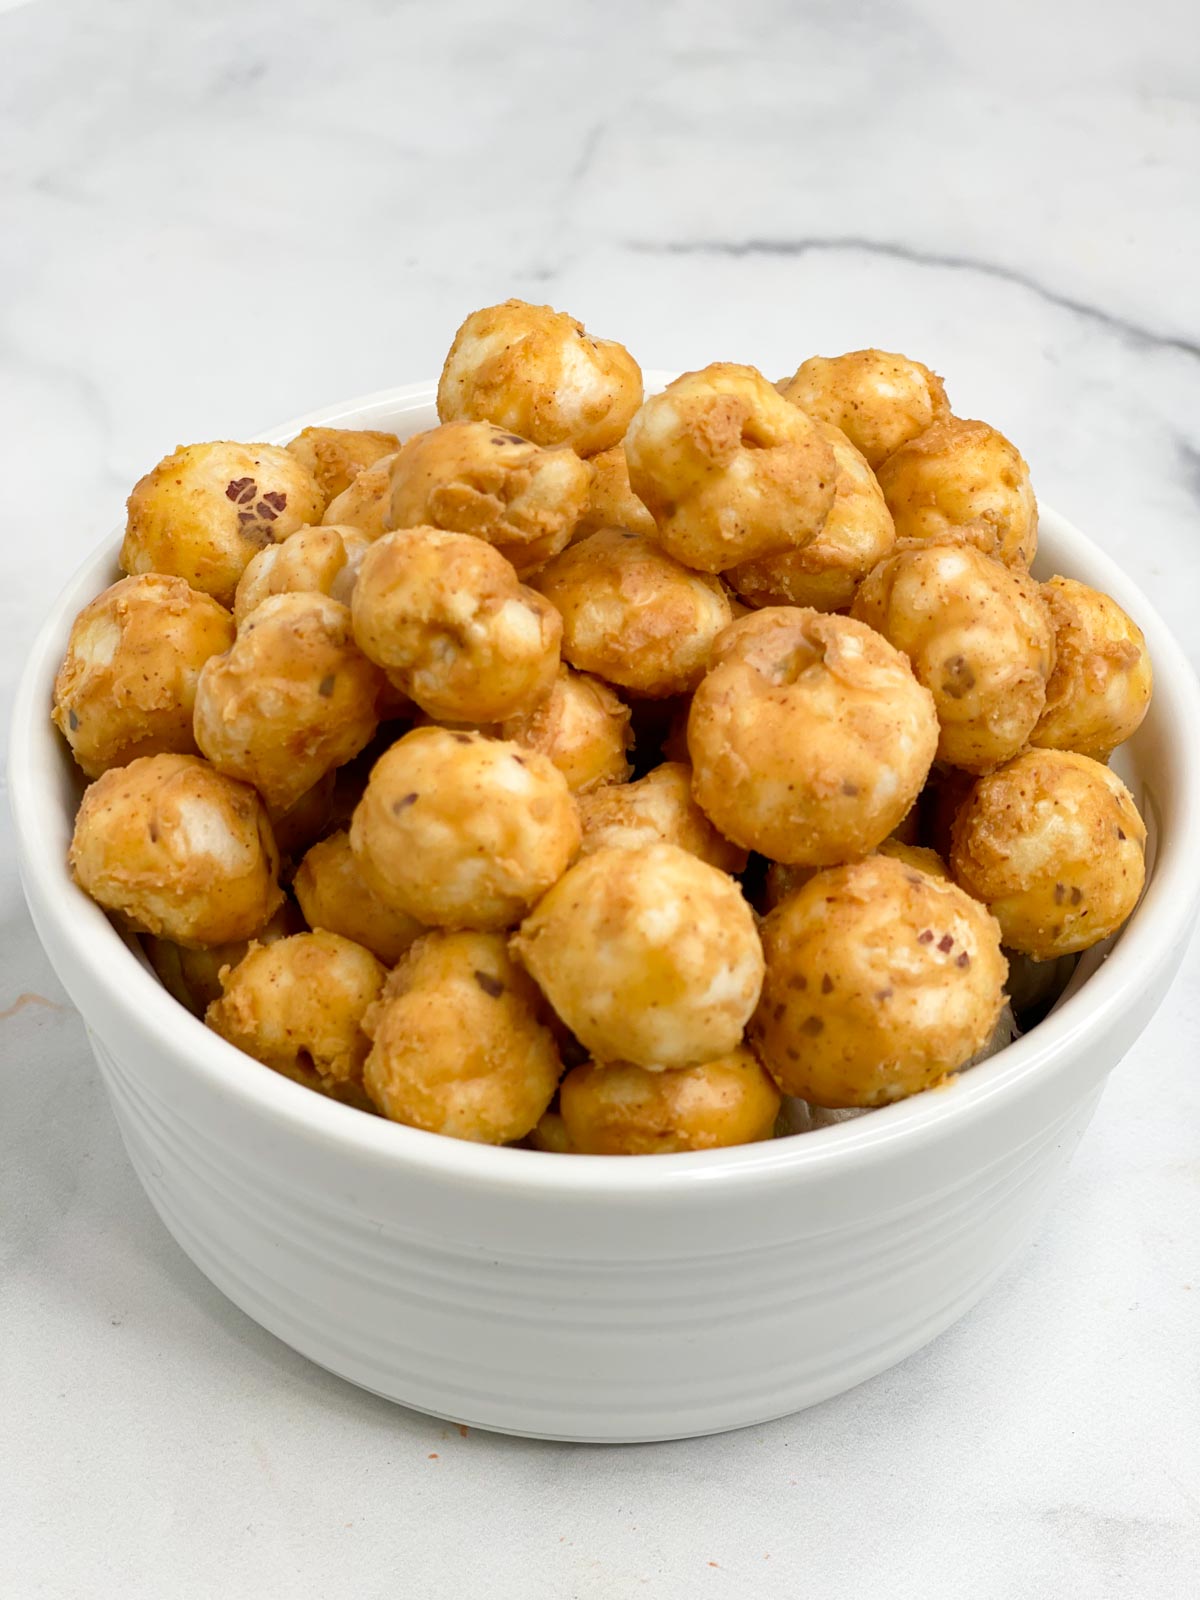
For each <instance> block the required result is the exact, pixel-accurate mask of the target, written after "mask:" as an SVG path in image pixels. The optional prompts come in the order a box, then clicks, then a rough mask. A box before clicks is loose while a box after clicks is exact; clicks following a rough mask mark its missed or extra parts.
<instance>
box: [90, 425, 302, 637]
mask: <svg viewBox="0 0 1200 1600" xmlns="http://www.w3.org/2000/svg"><path fill="white" fill-rule="evenodd" d="M128 506H129V520H128V522H127V523H126V526H125V539H124V542H123V544H122V545H121V556H120V561H121V567H122V569H123V570H124V571H125V572H130V573H134V572H162V573H167V574H169V575H171V576H173V577H176V578H184V579H186V581H187V582H188V583H190V584H191V586H192V588H193V589H199V590H201V591H202V592H203V593H204V594H210V595H212V597H213V599H214V600H219V601H220V602H221V604H222V605H225V606H228V605H232V603H233V592H234V590H235V589H236V588H237V581H238V579H239V578H240V577H241V575H242V573H243V572H244V571H245V568H246V564H247V562H248V561H249V560H250V558H251V556H253V555H255V554H256V553H257V552H258V551H259V550H262V549H264V548H265V546H267V545H269V544H271V543H272V541H275V540H283V539H286V538H287V537H288V535H289V534H291V533H295V531H296V529H297V528H300V527H302V526H303V525H304V524H305V523H306V522H316V521H318V520H319V518H320V516H321V513H322V511H323V510H324V509H325V496H324V495H323V494H322V493H321V489H320V486H319V485H318V483H317V481H316V479H315V478H314V477H313V476H312V474H311V473H310V472H309V471H308V469H307V468H306V467H304V466H303V465H302V464H301V463H300V462H299V461H297V460H296V458H295V456H293V455H289V454H288V452H287V451H286V450H284V449H282V448H281V447H280V446H278V445H273V444H235V443H234V442H233V441H231V440H228V439H219V440H217V441H215V442H214V443H212V444H188V445H180V446H179V448H178V449H177V450H176V451H175V453H174V455H170V456H167V457H165V458H164V459H163V460H162V461H160V462H159V464H158V465H157V466H156V467H155V468H154V470H153V472H149V473H147V475H146V476H145V477H144V478H141V479H139V480H138V482H137V483H135V484H134V486H133V493H132V494H131V495H130V496H129V501H128Z"/></svg>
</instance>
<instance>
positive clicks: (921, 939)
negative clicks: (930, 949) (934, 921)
mask: <svg viewBox="0 0 1200 1600" xmlns="http://www.w3.org/2000/svg"><path fill="white" fill-rule="evenodd" d="M917 943H918V944H932V943H933V929H932V928H922V929H921V931H920V933H919V934H918V935H917Z"/></svg>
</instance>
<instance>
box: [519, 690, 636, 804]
mask: <svg viewBox="0 0 1200 1600" xmlns="http://www.w3.org/2000/svg"><path fill="white" fill-rule="evenodd" d="M495 731H496V733H497V734H498V735H499V737H500V738H502V739H511V740H512V742H513V743H514V744H519V745H520V746H521V748H522V749H523V750H537V751H539V752H540V753H541V754H542V755H544V756H545V757H546V759H547V761H550V762H552V763H553V765H554V766H556V767H557V768H558V770H559V771H560V772H561V773H562V775H563V777H564V778H565V779H566V780H567V788H568V789H570V791H571V793H572V794H575V795H584V794H589V793H590V792H591V791H592V790H593V789H598V788H599V787H600V786H601V785H602V784H614V783H616V784H621V783H624V781H625V779H626V778H628V776H629V774H630V771H631V770H632V769H631V768H630V765H629V758H628V754H627V752H628V750H629V745H630V739H631V735H630V732H629V707H628V706H627V705H626V704H625V702H624V701H623V700H622V699H621V698H620V696H619V695H616V694H614V693H613V691H612V690H611V689H610V688H609V686H608V684H606V683H604V682H603V681H602V680H601V679H600V678H593V677H591V676H590V675H589V674H588V673H586V672H574V671H572V669H571V668H570V667H567V666H562V667H560V668H559V669H558V677H557V678H556V679H555V680H554V684H553V686H552V687H551V690H550V693H549V694H548V695H547V696H546V698H545V699H544V700H539V701H538V703H537V705H535V706H534V708H533V710H532V711H527V712H525V713H524V714H523V715H522V716H519V717H509V718H508V719H507V720H506V721H504V722H502V723H501V724H500V725H499V727H498V728H497V729H496V730H495Z"/></svg>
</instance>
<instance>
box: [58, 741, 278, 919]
mask: <svg viewBox="0 0 1200 1600" xmlns="http://www.w3.org/2000/svg"><path fill="white" fill-rule="evenodd" d="M69 861H70V866H71V873H72V876H73V877H74V879H75V881H76V883H78V884H79V886H80V888H81V889H83V890H85V891H86V892H87V893H88V894H90V895H91V897H92V899H93V900H95V901H97V902H98V903H99V904H100V905H102V906H104V907H105V909H106V910H108V911H116V912H119V913H120V914H121V915H122V916H124V917H125V918H126V919H127V921H128V922H129V923H130V925H131V926H132V927H134V928H136V929H137V930H138V931H139V932H144V933H152V934H156V935H158V936H159V937H160V938H164V939H170V940H172V941H173V942H174V943H176V944H182V945H188V946H193V945H210V944H227V943H232V942H233V941H235V940H238V939H250V938H252V937H253V936H254V935H255V934H256V933H257V932H258V930H259V929H260V928H261V927H262V926H263V924H264V923H265V922H266V921H267V920H268V918H269V917H270V916H271V915H272V913H273V912H274V911H275V910H276V909H277V908H278V906H279V905H280V904H281V903H282V901H283V891H282V890H281V889H280V887H279V884H278V883H277V882H276V878H277V875H278V872H279V853H278V851H277V849H276V847H275V839H274V836H273V834H272V832H271V824H270V822H269V821H268V819H267V813H266V808H265V807H264V806H263V803H262V801H261V800H260V799H259V797H258V795H257V794H255V792H254V790H253V789H252V788H250V786H249V784H245V783H237V782H235V781H234V779H232V778H227V777H226V776H225V775H224V774H223V773H220V772H217V771H216V770H215V768H213V767H211V766H210V765H209V764H208V762H207V761H202V760H201V759H200V757H199V756H181V755H159V756H141V757H139V758H138V759H137V760H136V761H131V762H130V763H129V765H128V766H125V767H112V768H110V770H109V771H108V772H106V773H104V775H103V776H102V777H100V778H97V780H96V782H95V783H93V784H92V785H91V786H90V788H88V789H87V790H86V791H85V793H84V796H83V800H82V802H81V803H80V807H79V812H78V815H77V816H76V818H75V834H74V837H73V839H72V840H71V849H70V855H69Z"/></svg>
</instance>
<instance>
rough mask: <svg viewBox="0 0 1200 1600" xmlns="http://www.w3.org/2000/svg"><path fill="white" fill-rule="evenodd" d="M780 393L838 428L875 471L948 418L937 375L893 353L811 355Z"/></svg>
mask: <svg viewBox="0 0 1200 1600" xmlns="http://www.w3.org/2000/svg"><path fill="white" fill-rule="evenodd" d="M782 393H783V394H785V395H786V396H787V398H788V399H789V400H791V401H792V402H793V404H794V405H798V406H799V407H800V408H801V409H802V410H804V411H807V412H808V414H809V416H811V417H820V418H821V420H822V421H823V422H829V423H832V424H833V426H834V427H835V428H839V429H840V430H841V431H842V433H844V434H845V435H846V437H847V439H849V441H850V443H851V444H852V445H853V446H854V448H855V449H856V450H860V451H861V452H862V454H863V455H864V456H865V457H866V460H867V464H868V465H869V466H871V467H877V466H878V465H879V463H880V462H881V461H883V460H884V459H885V457H887V456H890V455H891V454H892V453H893V451H895V450H899V448H900V446H901V445H902V444H907V443H908V441H909V440H910V439H915V438H916V437H917V435H918V434H922V433H924V432H925V430H926V429H927V428H930V427H932V426H933V424H934V423H935V422H939V421H940V420H941V419H942V418H943V417H947V416H949V415H950V403H949V401H948V400H947V399H946V390H945V388H944V387H943V385H942V380H941V379H940V378H939V377H938V375H937V373H936V372H931V371H930V370H929V368H928V367H925V366H922V365H921V363H920V362H919V361H912V360H910V359H909V357H908V356H902V355H897V354H896V353H895V352H894V351H892V350H850V351H848V352H847V353H846V354H845V355H844V356H810V357H809V359H808V360H807V361H805V362H803V363H802V364H801V366H800V367H799V368H798V369H797V371H796V374H795V376H794V377H792V378H790V379H788V381H787V382H786V383H785V384H784V385H783V389H782Z"/></svg>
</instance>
